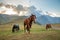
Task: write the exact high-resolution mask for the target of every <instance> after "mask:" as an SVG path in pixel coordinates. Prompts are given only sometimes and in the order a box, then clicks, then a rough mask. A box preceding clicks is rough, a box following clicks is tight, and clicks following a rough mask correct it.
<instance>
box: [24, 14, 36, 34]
mask: <svg viewBox="0 0 60 40" xmlns="http://www.w3.org/2000/svg"><path fill="white" fill-rule="evenodd" d="M35 19H36V16H35V15H33V14H32V15H31V16H30V17H29V18H26V19H25V20H24V32H26V31H27V32H28V33H29V34H30V28H31V26H32V22H33V21H34V23H35Z"/></svg>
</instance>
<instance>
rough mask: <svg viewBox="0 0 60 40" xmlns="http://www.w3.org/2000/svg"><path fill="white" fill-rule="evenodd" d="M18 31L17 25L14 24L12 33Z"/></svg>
mask: <svg viewBox="0 0 60 40" xmlns="http://www.w3.org/2000/svg"><path fill="white" fill-rule="evenodd" d="M18 30H19V25H18V24H14V25H13V28H12V32H15V31H18Z"/></svg>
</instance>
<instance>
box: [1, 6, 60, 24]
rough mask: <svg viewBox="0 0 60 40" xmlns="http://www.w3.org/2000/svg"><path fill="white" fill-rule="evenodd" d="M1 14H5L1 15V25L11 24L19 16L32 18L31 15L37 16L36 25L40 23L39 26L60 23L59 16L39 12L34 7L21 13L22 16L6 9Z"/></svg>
mask: <svg viewBox="0 0 60 40" xmlns="http://www.w3.org/2000/svg"><path fill="white" fill-rule="evenodd" d="M3 8H4V7H3ZM1 13H4V14H0V23H1V24H2V23H6V22H11V21H12V20H15V19H16V18H17V19H18V16H30V15H31V14H34V15H36V23H39V24H47V23H60V17H59V16H58V15H57V14H55V13H51V12H45V11H42V10H37V9H36V8H35V7H34V6H30V7H28V8H27V11H24V12H21V13H20V14H17V13H16V12H14V11H13V10H12V9H7V10H6V11H5V8H4V11H2V12H1ZM5 14H14V15H15V14H16V16H13V15H12V16H11V15H9V16H8V15H5ZM7 19H8V20H7ZM9 20H10V21H9Z"/></svg>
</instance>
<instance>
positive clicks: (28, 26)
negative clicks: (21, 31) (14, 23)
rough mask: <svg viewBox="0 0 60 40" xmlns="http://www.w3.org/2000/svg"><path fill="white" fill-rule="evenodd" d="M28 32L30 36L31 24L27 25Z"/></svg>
mask: <svg viewBox="0 0 60 40" xmlns="http://www.w3.org/2000/svg"><path fill="white" fill-rule="evenodd" d="M27 31H28V33H29V34H30V25H29V24H28V25H27Z"/></svg>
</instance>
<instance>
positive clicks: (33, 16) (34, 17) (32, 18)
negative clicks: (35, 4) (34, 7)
mask: <svg viewBox="0 0 60 40" xmlns="http://www.w3.org/2000/svg"><path fill="white" fill-rule="evenodd" d="M30 17H31V21H34V23H35V19H36V16H35V15H33V14H32V15H31V16H30Z"/></svg>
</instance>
